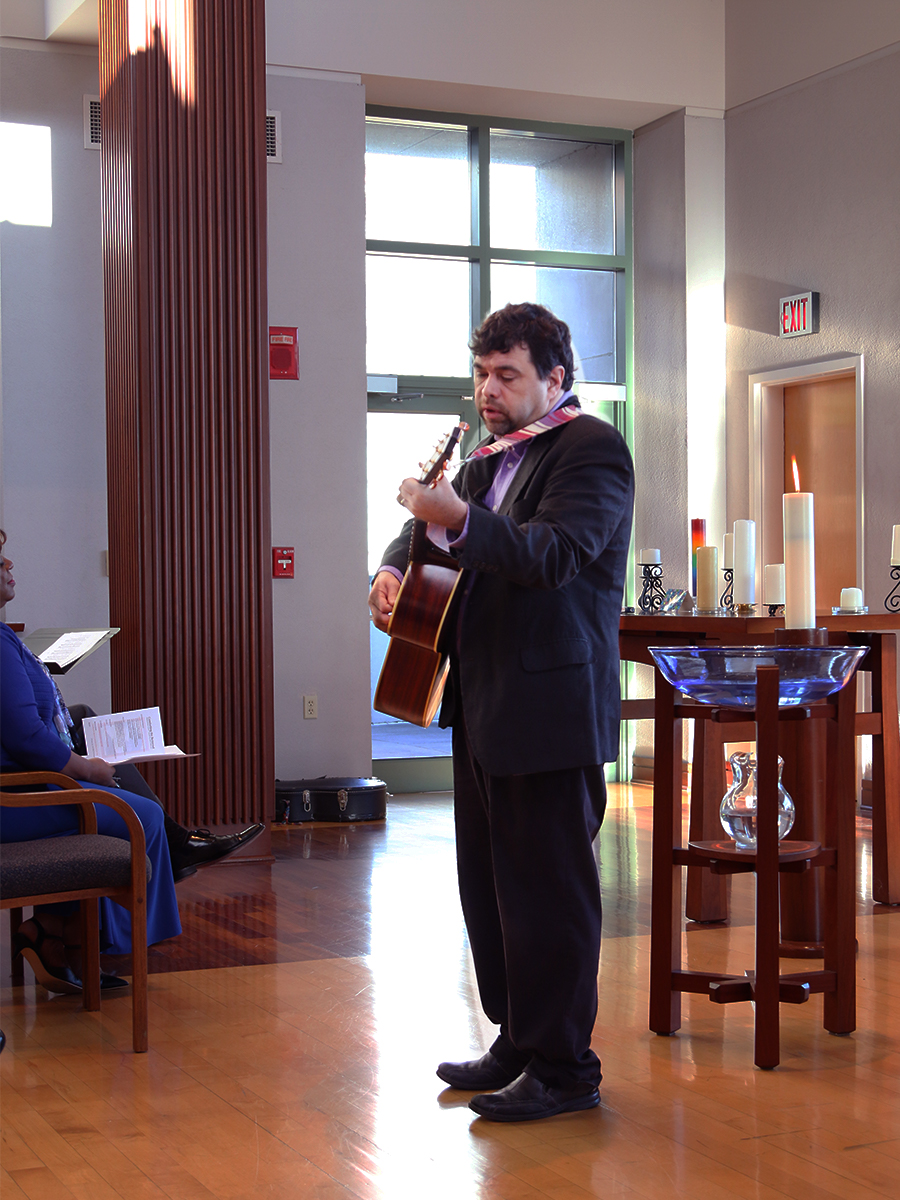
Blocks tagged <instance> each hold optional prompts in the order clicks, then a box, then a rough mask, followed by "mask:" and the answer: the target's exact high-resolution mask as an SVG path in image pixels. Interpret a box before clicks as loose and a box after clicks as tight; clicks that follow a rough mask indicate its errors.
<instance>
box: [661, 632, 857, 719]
mask: <svg viewBox="0 0 900 1200" xmlns="http://www.w3.org/2000/svg"><path fill="white" fill-rule="evenodd" d="M650 653H651V654H652V655H653V661H654V662H655V663H656V665H657V666H658V667H659V669H660V671H661V672H662V674H663V676H664V677H665V678H666V679H667V680H668V682H669V683H671V685H672V686H673V687H674V688H676V689H677V690H678V691H679V692H682V693H683V694H684V695H685V696H689V697H690V698H691V699H692V700H698V701H699V702H700V703H701V704H715V705H718V706H720V707H722V708H753V707H754V706H755V704H756V668H757V667H775V666H777V667H778V668H779V670H780V672H781V674H780V677H779V681H778V703H779V705H780V706H781V707H783V708H788V707H790V706H792V705H799V704H810V703H812V702H813V701H814V700H824V699H825V697H826V696H830V695H831V694H832V692H837V691H839V690H840V689H841V688H842V687H843V686H844V684H845V683H846V682H847V680H848V679H849V678H850V676H851V675H852V674H853V672H854V670H855V669H856V667H857V666H858V665H859V662H860V660H861V659H862V657H863V655H864V654H865V653H866V648H865V647H864V646H715V647H712V646H710V647H707V646H651V647H650Z"/></svg>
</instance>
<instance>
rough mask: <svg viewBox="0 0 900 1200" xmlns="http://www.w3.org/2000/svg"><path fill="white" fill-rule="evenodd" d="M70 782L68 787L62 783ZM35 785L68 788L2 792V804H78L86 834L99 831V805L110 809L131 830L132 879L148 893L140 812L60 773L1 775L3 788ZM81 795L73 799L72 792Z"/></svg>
mask: <svg viewBox="0 0 900 1200" xmlns="http://www.w3.org/2000/svg"><path fill="white" fill-rule="evenodd" d="M63 779H64V780H66V782H65V784H63V783H60V781H61V780H63ZM35 783H59V786H60V787H62V788H65V789H66V794H65V795H61V794H60V793H59V792H2V793H0V805H5V806H8V807H10V808H47V807H49V806H50V805H53V804H77V805H78V806H79V808H80V810H81V814H82V830H81V832H82V833H96V832H97V814H96V813H95V812H94V808H93V806H94V805H95V804H105V805H106V806H107V808H111V809H113V811H114V812H117V813H118V814H119V816H120V817H121V818H122V820H123V821H124V822H125V825H126V827H127V829H128V837H129V840H130V842H131V876H132V879H133V880H134V884H135V888H136V889H138V890H139V894H141V895H144V894H145V893H146V890H147V840H146V838H145V837H144V827H143V825H142V824H141V822H140V820H139V818H138V815H137V813H136V812H135V811H134V809H133V808H132V807H131V805H130V804H128V803H127V801H125V800H120V799H119V797H118V796H113V795H110V793H109V792H101V791H100V790H99V789H93V790H92V789H90V788H83V787H81V786H80V785H79V784H77V783H76V782H75V780H73V779H69V777H68V775H60V774H58V773H57V772H56V771H24V772H18V773H15V774H7V775H0V788H4V787H21V786H23V785H29V784H31V785H33V784H35ZM73 791H75V792H77V793H78V795H77V796H73V795H72V792H73Z"/></svg>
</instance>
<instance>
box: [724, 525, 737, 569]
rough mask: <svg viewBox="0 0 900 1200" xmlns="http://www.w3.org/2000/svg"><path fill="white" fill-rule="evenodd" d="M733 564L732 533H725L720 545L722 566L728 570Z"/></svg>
mask: <svg viewBox="0 0 900 1200" xmlns="http://www.w3.org/2000/svg"><path fill="white" fill-rule="evenodd" d="M733 566H734V534H733V533H726V534H725V541H724V543H723V545H722V567H723V569H724V570H726V571H730V570H731V569H732V567H733Z"/></svg>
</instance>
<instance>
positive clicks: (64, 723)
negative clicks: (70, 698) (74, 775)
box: [20, 639, 75, 750]
mask: <svg viewBox="0 0 900 1200" xmlns="http://www.w3.org/2000/svg"><path fill="white" fill-rule="evenodd" d="M20 640H21V639H20ZM22 645H23V646H25V643H24V642H22ZM25 653H26V654H27V655H28V657H29V658H30V659H31V660H32V661H33V662H36V663H37V665H38V666H39V667H40V668H41V670H42V671H43V672H44V674H45V675H46V676H47V678H48V679H49V680H50V685H51V687H52V688H53V725H54V727H55V729H56V732H57V733H58V734H59V737H60V741H62V742H64V743H65V744H66V745H67V746H68V747H69V749H70V750H74V749H75V746H74V744H73V742H72V735H71V733H69V730H70V729H72V728H73V727H74V725H75V722H74V721H73V720H72V717H71V715H70V713H69V710H68V709H67V708H66V702H65V700H63V698H62V692H61V691H60V690H59V688H58V687H57V686H56V680H55V679H54V678H53V676H52V675H51V674H50V671H49V669H48V667H47V664H46V663H42V662H41V660H40V659H39V658H38V656H37V655H36V654H34V653H33V652H32V651H31V650H30V649H29V648H28V647H27V646H25Z"/></svg>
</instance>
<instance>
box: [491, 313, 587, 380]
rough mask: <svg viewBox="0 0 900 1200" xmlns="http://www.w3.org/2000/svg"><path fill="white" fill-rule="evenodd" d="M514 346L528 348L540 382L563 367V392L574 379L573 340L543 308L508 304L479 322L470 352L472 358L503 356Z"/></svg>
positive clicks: (559, 321)
mask: <svg viewBox="0 0 900 1200" xmlns="http://www.w3.org/2000/svg"><path fill="white" fill-rule="evenodd" d="M513 346H527V347H528V352H529V354H530V355H531V361H532V362H533V363H534V366H535V370H536V371H537V373H538V377H539V378H540V379H546V378H547V376H548V375H549V374H550V372H551V371H552V370H553V368H554V367H558V366H562V367H563V369H564V371H565V375H564V376H563V391H566V392H567V391H568V390H569V388H570V387H571V386H572V380H573V379H574V378H575V363H574V360H573V358H572V337H571V334H570V333H569V327H568V325H567V324H566V323H565V321H561V320H560V319H559V317H556V316H554V315H553V313H552V312H551V311H550V309H549V308H544V306H543V305H542V304H507V306H506V307H505V308H498V309H497V311H496V312H492V313H491V314H490V315H489V316H487V317H485V319H484V320H483V321H482V322H481V324H480V325H479V326H478V328H477V329H476V330H475V332H474V333H473V334H472V340H471V342H469V349H470V350H471V351H472V353H473V354H476V355H484V354H493V353H494V352H495V351H498V350H499V351H500V353H501V354H505V353H506V352H507V351H508V350H512V348H513Z"/></svg>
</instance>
